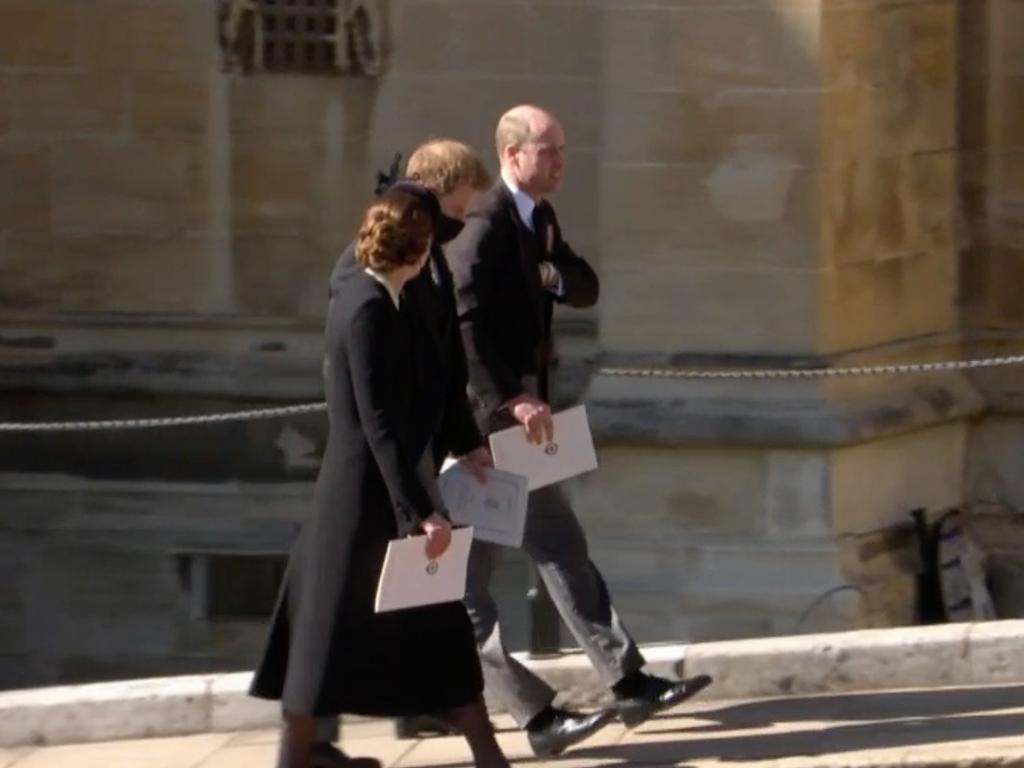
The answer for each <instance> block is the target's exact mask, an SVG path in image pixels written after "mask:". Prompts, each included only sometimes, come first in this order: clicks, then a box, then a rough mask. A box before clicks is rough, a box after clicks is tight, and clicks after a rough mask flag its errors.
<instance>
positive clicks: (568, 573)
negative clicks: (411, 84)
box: [445, 105, 711, 757]
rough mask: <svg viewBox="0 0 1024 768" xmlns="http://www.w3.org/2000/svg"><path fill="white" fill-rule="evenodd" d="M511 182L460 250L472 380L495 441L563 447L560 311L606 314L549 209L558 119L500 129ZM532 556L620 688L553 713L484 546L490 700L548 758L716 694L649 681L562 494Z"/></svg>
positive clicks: (555, 491)
mask: <svg viewBox="0 0 1024 768" xmlns="http://www.w3.org/2000/svg"><path fill="white" fill-rule="evenodd" d="M495 143H496V148H497V151H498V159H499V162H500V165H501V179H500V180H499V181H498V182H497V183H496V184H495V185H494V186H493V187H492V188H491V189H490V190H488V191H487V192H485V193H484V194H482V195H480V196H479V197H478V198H477V199H476V201H475V202H474V204H473V205H472V206H471V207H470V209H469V211H468V214H467V216H466V222H465V226H464V227H463V230H462V232H461V233H460V234H459V236H458V237H456V238H455V239H454V240H453V241H452V242H451V243H450V244H449V245H448V247H447V248H446V252H445V255H446V256H447V257H448V263H449V264H450V266H451V268H452V275H453V277H454V280H455V295H456V303H457V307H458V313H459V322H460V325H461V329H462V339H463V345H464V347H465V349H466V356H467V363H468V368H469V396H470V402H471V403H472V404H473V409H474V414H475V416H476V419H477V423H478V424H479V426H480V429H481V431H482V432H483V433H484V434H488V433H490V432H494V431H496V430H498V429H503V428H506V427H508V426H510V425H514V424H521V425H522V426H523V427H524V429H525V430H526V432H527V437H528V439H529V440H531V441H532V442H536V443H540V442H543V441H545V440H550V439H551V438H552V436H553V429H554V428H553V422H552V419H551V409H550V407H549V406H548V403H547V400H548V375H547V374H548V365H549V363H550V360H551V355H552V336H551V319H552V312H553V308H554V305H555V303H556V302H557V303H560V304H566V305H568V306H571V307H589V306H592V305H593V304H594V303H595V302H596V301H597V297H598V279H597V275H596V274H595V273H594V271H593V269H591V268H590V266H589V265H588V264H587V262H586V261H585V260H584V259H583V258H581V257H580V256H578V255H577V254H576V253H574V252H573V250H572V248H570V247H569V244H568V243H566V242H565V240H564V239H563V237H562V230H561V227H560V226H559V224H558V218H557V217H556V216H555V211H554V208H552V206H551V203H550V202H548V200H547V198H548V196H549V195H550V194H552V193H554V192H555V191H557V190H558V188H559V187H560V185H561V183H562V175H563V172H564V170H565V134H564V131H563V130H562V126H561V125H560V124H559V123H558V120H556V119H555V118H554V117H553V116H552V115H551V114H550V113H548V112H546V111H544V110H543V109H540V108H538V107H533V106H528V105H524V106H519V107H515V108H513V109H511V110H509V111H508V112H506V113H505V114H504V115H503V116H502V117H501V119H500V121H499V122H498V127H497V130H496V132H495ZM523 549H524V551H525V552H526V553H527V554H528V555H529V556H530V557H531V558H532V559H533V560H534V562H535V563H536V565H537V569H538V571H539V573H540V575H541V578H542V579H543V581H544V584H545V585H546V586H547V589H548V592H549V594H550V595H551V598H552V600H553V602H554V604H555V606H556V607H557V608H558V611H559V613H560V614H561V616H562V619H563V620H564V621H565V623H566V625H567V626H568V627H569V630H570V631H571V632H572V634H573V636H574V637H575V638H576V640H577V642H579V644H580V645H581V646H582V647H583V649H584V651H586V653H587V656H588V657H589V658H590V661H591V663H592V664H593V665H594V667H595V668H596V669H597V671H598V673H599V674H600V675H601V678H602V680H603V681H604V682H605V683H606V684H607V685H608V686H609V687H610V688H611V690H612V693H613V695H614V697H615V702H614V705H613V707H612V708H611V709H610V710H606V711H603V712H598V713H595V714H590V715H585V714H582V713H578V712H572V711H568V710H564V709H558V708H555V707H553V706H552V701H553V700H554V697H555V691H554V690H552V689H551V687H550V686H548V685H547V684H546V683H545V682H544V681H543V680H541V679H540V678H539V677H537V675H535V674H533V673H532V672H530V671H529V670H528V669H527V668H526V667H524V666H523V665H522V664H520V663H518V662H517V661H516V660H515V659H513V658H512V657H511V656H510V655H509V653H508V651H507V650H506V648H505V647H504V645H503V643H502V639H501V630H500V625H499V621H498V611H497V606H496V605H495V603H494V600H493V598H492V597H491V594H490V591H489V586H488V584H489V581H490V576H491V571H492V570H493V563H494V555H495V550H494V547H493V545H490V544H487V543H485V542H479V541H477V542H474V543H473V551H472V554H471V556H470V571H469V577H468V584H467V590H466V604H467V606H468V608H469V612H470V618H472V620H473V624H474V629H475V631H476V638H477V645H478V647H479V650H480V660H481V663H482V665H483V669H484V678H485V680H486V683H487V687H488V689H489V690H490V691H491V692H492V693H493V694H495V695H496V696H497V698H498V699H499V700H500V701H501V703H502V704H503V705H504V706H505V707H506V708H507V709H508V711H509V712H511V713H512V715H513V717H515V719H516V721H517V722H518V723H519V725H520V727H523V728H525V729H526V731H527V733H528V736H529V741H530V744H531V746H532V748H533V750H534V752H535V753H536V754H537V755H538V756H542V757H548V756H551V755H555V754H558V753H559V752H561V751H563V750H564V749H566V748H567V747H569V746H571V745H573V744H575V743H577V742H579V741H581V740H582V739H584V738H586V737H587V736H589V735H590V734H592V733H594V732H595V731H597V730H598V729H600V728H601V727H603V726H604V725H605V724H607V723H608V722H609V720H610V719H612V717H614V716H615V715H616V714H617V715H618V716H619V717H620V718H621V719H622V720H623V721H624V722H625V723H626V724H627V725H628V726H635V725H638V724H640V723H642V722H644V721H645V720H647V719H648V718H650V717H651V716H652V715H654V714H655V713H656V712H659V711H661V710H663V709H666V708H668V707H671V706H673V705H674V704H677V703H679V702H681V701H683V700H684V699H687V698H689V697H690V696H692V695H694V694H695V693H697V692H698V691H700V690H701V689H702V688H704V687H706V686H707V685H708V684H709V683H710V682H711V679H710V678H709V677H707V676H706V675H702V676H698V677H695V678H690V679H686V680H681V681H672V680H666V679H664V678H660V677H654V676H652V675H648V674H646V673H644V672H643V671H642V668H643V666H644V663H645V662H644V659H643V657H642V656H641V654H640V651H639V649H638V648H637V647H636V644H635V643H634V642H633V639H632V638H631V637H630V636H629V633H628V632H627V631H626V628H625V627H624V626H623V624H622V621H621V620H620V618H619V616H618V615H617V614H616V612H615V609H614V608H613V607H612V604H611V599H610V597H609V594H608V588H607V586H606V585H605V582H604V579H603V578H602V576H601V574H600V572H599V571H598V570H597V568H596V567H595V566H594V564H593V563H592V562H591V561H590V557H589V554H588V551H587V540H586V537H585V535H584V533H583V529H582V528H581V527H580V524H579V521H578V520H577V519H576V514H575V512H573V509H572V507H571V506H570V504H569V502H568V500H567V499H566V497H565V495H564V494H563V493H562V491H561V489H560V488H559V487H558V486H557V485H553V486H548V487H546V488H541V489H538V490H536V491H534V492H533V493H531V494H530V501H529V509H528V512H527V519H526V530H525V533H524V537H523Z"/></svg>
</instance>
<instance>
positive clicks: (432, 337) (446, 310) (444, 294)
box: [330, 243, 484, 468]
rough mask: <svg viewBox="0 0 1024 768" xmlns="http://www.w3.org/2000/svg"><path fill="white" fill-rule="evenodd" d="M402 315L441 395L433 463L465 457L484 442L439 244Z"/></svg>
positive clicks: (420, 373)
mask: <svg viewBox="0 0 1024 768" xmlns="http://www.w3.org/2000/svg"><path fill="white" fill-rule="evenodd" d="M355 265H356V257H355V244H354V243H352V244H350V245H349V246H348V247H347V248H346V249H345V250H344V251H343V252H342V254H341V257H340V258H339V259H338V262H337V264H335V266H334V271H333V272H332V273H331V282H330V284H331V286H332V288H331V291H332V293H333V292H334V291H335V290H336V289H337V288H336V286H337V285H338V284H339V281H340V279H341V277H342V276H343V275H344V274H345V273H346V272H348V271H350V270H352V269H354V268H355ZM401 313H402V316H403V317H404V318H405V320H406V322H407V323H408V324H409V325H410V327H411V329H412V332H413V335H414V339H415V342H414V345H413V346H414V349H415V357H416V367H417V377H418V378H419V380H420V381H422V382H425V385H427V386H430V387H431V388H432V390H433V393H434V396H436V397H439V398H441V400H442V409H441V414H440V422H439V423H438V424H437V426H436V430H435V433H436V434H435V437H434V443H433V444H434V453H435V461H436V463H437V465H438V468H440V464H441V462H442V461H443V460H444V458H445V457H446V456H448V455H449V454H451V455H454V456H461V455H463V454H466V453H469V452H470V451H472V450H473V449H474V448H478V447H480V446H482V445H483V444H484V440H483V437H482V436H481V435H480V430H479V429H478V428H477V425H476V422H475V421H474V419H473V410H472V408H471V407H470V405H469V398H468V396H467V394H466V386H467V384H468V382H469V373H468V371H467V370H466V353H465V350H464V349H463V347H462V337H461V334H460V331H459V320H458V315H457V313H456V309H455V287H454V282H453V280H452V273H451V270H450V269H449V267H448V262H447V260H446V259H445V256H444V252H443V251H442V250H441V246H439V245H437V244H436V243H435V244H434V245H433V246H432V247H431V251H430V260H429V261H428V262H427V265H426V266H425V267H424V268H423V270H422V271H421V272H420V274H419V275H417V276H416V277H415V278H413V279H412V280H410V281H409V282H408V283H406V286H405V288H404V289H403V291H402V307H401Z"/></svg>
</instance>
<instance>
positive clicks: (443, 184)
mask: <svg viewBox="0 0 1024 768" xmlns="http://www.w3.org/2000/svg"><path fill="white" fill-rule="evenodd" d="M405 175H406V176H407V177H408V178H410V179H414V180H416V181H418V182H420V184H422V185H423V186H425V187H429V188H430V189H431V190H432V191H434V192H435V193H436V194H437V195H438V196H439V197H443V196H444V195H450V194H451V193H452V192H454V191H455V190H457V189H459V188H460V187H463V186H465V185H466V184H468V185H469V186H471V187H473V189H481V190H482V189H486V188H487V187H489V186H490V185H491V175H490V174H489V173H488V172H487V169H486V168H484V164H483V163H481V162H480V158H478V157H477V156H476V154H475V153H474V152H473V150H472V149H471V148H470V147H469V146H468V145H466V144H463V143H462V142H461V141H456V140H455V139H431V140H430V141H428V142H425V143H423V144H420V146H418V147H417V148H416V149H415V150H414V151H413V153H412V154H411V155H410V156H409V162H408V163H407V164H406V166H405Z"/></svg>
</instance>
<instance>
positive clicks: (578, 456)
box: [490, 405, 597, 491]
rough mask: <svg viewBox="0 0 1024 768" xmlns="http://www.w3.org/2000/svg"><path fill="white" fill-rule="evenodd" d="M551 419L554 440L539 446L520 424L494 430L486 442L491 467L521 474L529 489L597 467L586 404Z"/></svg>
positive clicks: (557, 414)
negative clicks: (531, 439) (490, 458)
mask: <svg viewBox="0 0 1024 768" xmlns="http://www.w3.org/2000/svg"><path fill="white" fill-rule="evenodd" d="M552 419H553V421H554V425H555V434H554V439H553V440H551V441H550V442H546V443H542V444H540V445H537V444H536V443H531V442H529V441H528V440H527V439H526V430H525V429H524V428H523V427H521V426H515V427H510V428H508V429H503V430H501V431H500V432H494V433H493V434H492V435H491V436H490V443H491V454H492V455H493V456H494V466H495V468H497V469H500V470H503V471H505V472H511V473H513V474H516V475H524V476H525V477H526V478H527V480H528V481H529V484H528V488H529V490H531V491H535V490H537V489H538V488H543V487H544V486H546V485H551V484H552V483H557V482H560V481H562V480H568V479H569V478H570V477H575V476H576V475H581V474H583V473H584V472H590V471H592V470H595V469H597V452H596V451H595V450H594V439H593V437H592V436H591V434H590V422H589V421H588V420H587V409H586V407H585V406H582V405H577V406H574V407H573V408H569V409H567V410H564V411H561V412H559V413H556V414H555V415H554V416H553V417H552Z"/></svg>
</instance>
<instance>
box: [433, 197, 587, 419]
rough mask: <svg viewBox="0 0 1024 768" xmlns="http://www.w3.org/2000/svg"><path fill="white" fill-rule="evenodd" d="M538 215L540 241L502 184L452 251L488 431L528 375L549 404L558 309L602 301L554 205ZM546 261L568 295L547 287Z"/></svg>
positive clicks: (480, 203) (481, 202)
mask: <svg viewBox="0 0 1024 768" xmlns="http://www.w3.org/2000/svg"><path fill="white" fill-rule="evenodd" d="M538 209H539V210H540V211H541V215H542V219H541V222H540V231H538V232H537V233H536V234H535V233H534V232H532V231H531V230H530V229H529V228H528V227H527V226H526V224H524V222H523V221H522V220H521V219H520V217H519V212H518V210H517V209H516V206H515V201H514V200H513V198H512V193H511V192H509V190H508V188H507V187H506V186H505V184H504V183H503V182H502V181H500V180H499V181H498V183H497V184H496V185H495V186H494V187H492V188H491V189H490V190H488V191H487V192H485V193H484V194H482V195H480V197H478V198H477V199H476V201H475V203H474V204H473V206H472V208H471V209H470V211H469V213H468V215H467V217H466V225H465V227H464V228H463V229H462V232H461V233H460V234H459V235H458V237H456V238H455V239H454V240H452V241H451V242H450V243H449V244H448V245H447V246H446V248H445V255H446V256H447V257H448V264H449V265H450V266H451V271H452V276H453V277H454V279H455V299H456V305H457V308H458V313H459V322H460V326H461V329H462V342H463V345H464V347H465V349H466V357H467V362H468V366H469V392H470V402H471V404H472V405H473V409H474V412H475V414H476V417H477V423H478V424H480V425H481V428H483V429H484V430H485V431H486V430H488V429H490V427H491V419H492V417H493V416H494V414H495V412H496V411H497V410H498V409H499V408H501V406H502V405H504V404H505V403H507V402H508V401H509V400H510V399H512V398H513V397H516V396H517V395H520V394H523V392H524V388H523V378H524V377H525V376H537V377H538V380H539V384H540V395H541V397H542V398H545V399H546V398H547V397H548V392H547V368H548V365H549V364H550V362H551V355H552V343H551V317H552V312H553V309H554V304H555V302H556V301H558V302H561V303H564V304H568V305H570V306H573V307H589V306H592V305H593V304H594V303H595V302H596V301H597V296H598V279H597V275H596V274H595V273H594V270H593V269H591V268H590V265H589V264H587V262H586V261H585V260H584V259H583V258H581V257H580V256H577V255H576V254H575V253H574V252H573V250H572V248H570V247H569V244H568V243H566V242H565V240H564V239H563V238H562V230H561V228H560V227H559V225H558V219H557V217H556V216H555V212H554V209H553V208H552V207H551V205H550V204H549V203H547V202H542V203H541V204H540V205H539V206H538ZM541 261H550V262H551V263H552V264H554V266H555V267H557V269H558V271H559V273H560V274H561V276H562V288H563V291H564V292H563V294H562V295H561V296H559V297H557V298H556V296H555V295H554V294H553V293H552V292H551V291H548V290H546V289H544V288H543V286H542V285H541V279H540V269H539V264H540V262H541Z"/></svg>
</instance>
